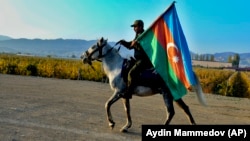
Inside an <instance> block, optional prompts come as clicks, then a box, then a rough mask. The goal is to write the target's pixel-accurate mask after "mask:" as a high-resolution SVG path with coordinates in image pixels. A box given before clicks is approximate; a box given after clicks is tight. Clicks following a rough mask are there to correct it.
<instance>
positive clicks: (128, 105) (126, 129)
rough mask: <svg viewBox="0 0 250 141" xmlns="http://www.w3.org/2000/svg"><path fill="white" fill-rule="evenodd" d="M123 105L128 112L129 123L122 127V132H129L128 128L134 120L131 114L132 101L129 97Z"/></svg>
mask: <svg viewBox="0 0 250 141" xmlns="http://www.w3.org/2000/svg"><path fill="white" fill-rule="evenodd" d="M122 102H123V105H124V109H125V112H126V114H127V123H126V124H125V125H124V126H123V127H122V129H121V130H120V131H121V132H128V129H129V128H130V127H131V126H132V120H131V115H130V102H129V99H123V101H122Z"/></svg>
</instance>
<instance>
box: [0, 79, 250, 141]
mask: <svg viewBox="0 0 250 141" xmlns="http://www.w3.org/2000/svg"><path fill="white" fill-rule="evenodd" d="M111 94H112V91H111V90H110V87H109V85H108V84H106V83H98V82H90V81H76V80H62V79H48V78H40V77H28V76H14V75H3V74H0V140H1V141H59V140H60V141H83V140H87V141H92V140H94V141H106V140H109V141H110V140H112V141H116V140H117V141H128V140H132V141H134V140H138V141H140V140H141V125H142V124H162V123H163V122H164V121H165V116H166V113H165V107H164V103H163V100H162V97H161V96H160V95H155V96H151V97H145V98H140V97H133V99H132V100H131V108H132V119H133V125H132V127H131V129H130V130H129V132H128V133H120V132H119V130H120V128H121V127H122V126H123V124H125V122H126V120H125V113H124V110H123V106H122V102H121V100H120V101H118V102H117V103H115V104H114V105H113V107H112V109H111V110H112V112H113V118H114V120H115V122H116V127H115V128H114V129H113V130H110V128H109V127H108V123H107V121H106V114H105V109H104V104H105V102H106V100H107V99H108V98H109V96H110V95H111ZM205 97H206V100H207V103H208V106H207V107H204V106H202V105H200V103H199V102H198V100H197V97H196V95H195V94H194V93H189V94H187V95H186V96H185V97H184V98H183V99H184V101H185V102H186V104H188V105H189V107H190V110H191V112H192V114H193V116H194V118H195V120H196V122H197V124H209V125H213V124H248V125H250V107H249V105H250V99H245V98H232V97H224V96H216V95H209V94H206V95H205ZM175 107H176V108H175V110H176V115H175V117H174V119H173V121H172V122H171V124H185V125H188V124H189V122H188V120H187V119H186V117H185V115H184V113H183V112H182V111H181V109H180V108H179V107H177V106H176V105H175Z"/></svg>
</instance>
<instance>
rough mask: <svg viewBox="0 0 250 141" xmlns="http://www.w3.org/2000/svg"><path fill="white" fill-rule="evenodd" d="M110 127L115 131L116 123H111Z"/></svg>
mask: <svg viewBox="0 0 250 141" xmlns="http://www.w3.org/2000/svg"><path fill="white" fill-rule="evenodd" d="M109 127H110V128H111V129H112V130H113V129H114V127H115V123H114V122H113V123H109Z"/></svg>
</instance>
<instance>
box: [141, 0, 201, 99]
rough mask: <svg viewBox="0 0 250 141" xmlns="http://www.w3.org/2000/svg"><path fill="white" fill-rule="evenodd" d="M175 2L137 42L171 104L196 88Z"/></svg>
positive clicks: (195, 80)
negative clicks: (192, 87)
mask: <svg viewBox="0 0 250 141" xmlns="http://www.w3.org/2000/svg"><path fill="white" fill-rule="evenodd" d="M174 3H175V2H173V3H172V4H171V6H170V7H169V8H168V9H167V10H166V11H165V12H164V13H163V14H162V15H161V16H160V17H159V18H158V19H157V20H156V21H155V22H154V23H153V24H152V25H151V26H150V27H149V28H148V29H147V30H146V31H145V32H144V33H143V34H141V36H139V37H138V38H137V41H138V42H139V43H140V44H141V46H142V48H143V49H144V50H145V52H146V54H147V55H148V57H149V58H150V60H151V62H152V64H153V65H154V67H155V69H156V71H157V72H158V73H159V74H160V76H161V77H162V78H163V80H164V81H165V83H166V85H167V86H168V87H169V89H170V91H171V93H172V95H173V97H174V99H175V100H177V99H179V98H181V97H182V96H184V95H185V94H186V93H187V89H190V88H191V86H192V85H196V84H197V79H196V76H195V74H194V72H193V69H192V62H191V57H190V52H189V49H188V45H187V41H186V38H185V36H184V33H183V31H182V28H181V24H180V22H179V18H178V15H177V12H176V8H175V5H174Z"/></svg>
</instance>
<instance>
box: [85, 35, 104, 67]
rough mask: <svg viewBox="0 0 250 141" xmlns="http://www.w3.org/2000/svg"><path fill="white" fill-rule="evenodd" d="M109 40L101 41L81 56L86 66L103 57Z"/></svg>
mask: <svg viewBox="0 0 250 141" xmlns="http://www.w3.org/2000/svg"><path fill="white" fill-rule="evenodd" d="M107 41H108V40H107V39H106V40H105V39H103V37H102V38H101V39H99V40H98V41H97V43H96V44H95V45H92V46H91V47H90V48H89V49H87V51H85V52H84V53H83V54H82V55H81V59H82V61H83V63H84V64H86V63H88V64H90V65H91V64H92V61H94V60H99V59H100V58H102V57H103V56H104V55H103V48H104V47H105V46H106V45H107Z"/></svg>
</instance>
